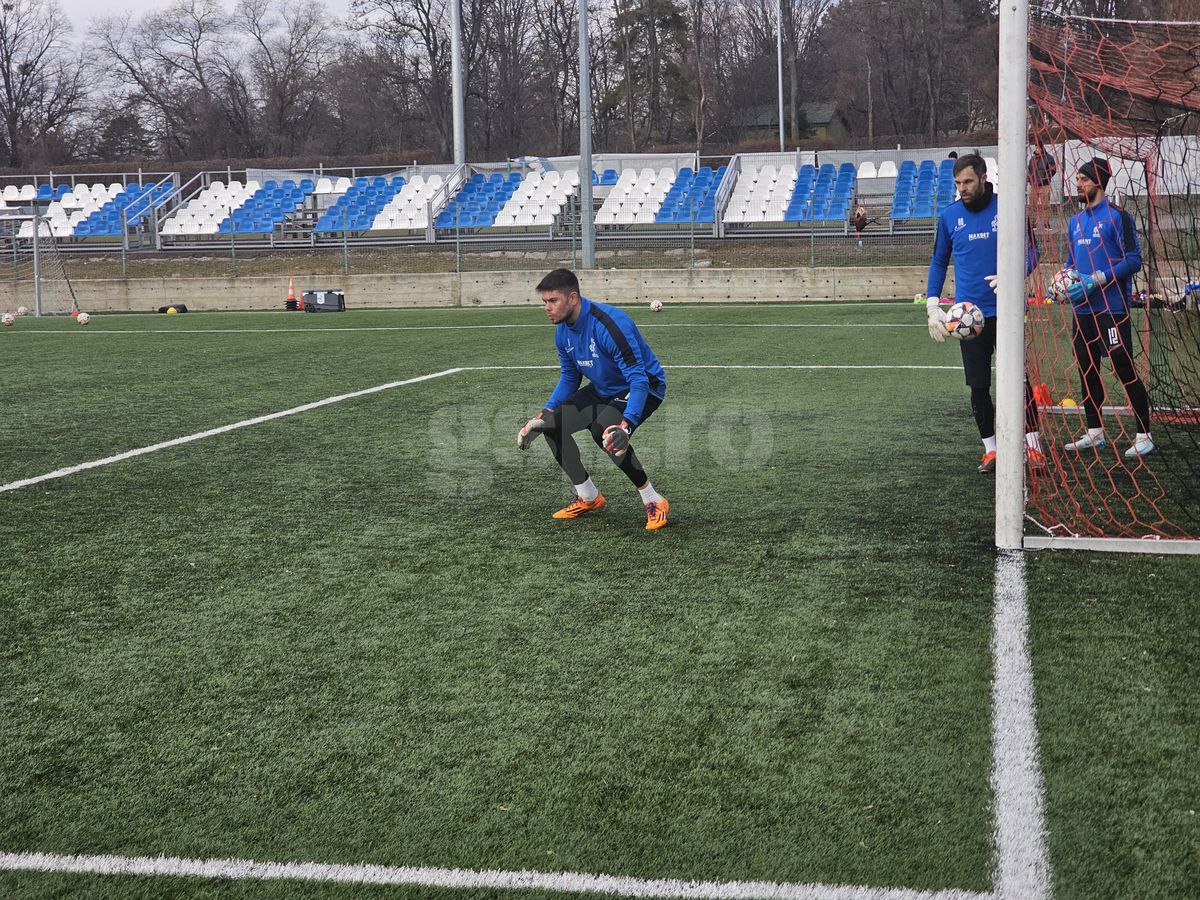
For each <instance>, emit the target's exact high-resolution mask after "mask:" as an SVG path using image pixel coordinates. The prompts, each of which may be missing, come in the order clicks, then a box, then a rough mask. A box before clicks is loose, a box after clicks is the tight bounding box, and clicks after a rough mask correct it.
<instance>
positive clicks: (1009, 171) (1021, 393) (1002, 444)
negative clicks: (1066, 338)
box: [996, 0, 1029, 550]
mask: <svg viewBox="0 0 1200 900" xmlns="http://www.w3.org/2000/svg"><path fill="white" fill-rule="evenodd" d="M1028 41H1029V4H1028V0H1004V2H1003V3H1001V4H1000V67H999V76H1000V78H999V80H1000V109H999V113H1000V115H999V123H998V124H999V131H1000V139H999V155H1000V159H999V165H1000V173H999V178H998V179H997V180H998V183H997V185H996V189H997V190H996V193H997V194H998V195H999V197H1000V211H999V219H998V223H997V230H998V232H999V234H998V235H997V252H996V268H997V274H998V275H999V276H1000V281H999V284H1000V292H999V295H998V297H997V319H996V546H997V547H999V548H1000V549H1002V550H1019V549H1021V547H1022V543H1023V541H1022V535H1023V532H1024V517H1025V438H1024V435H1025V244H1026V224H1025V223H1026V215H1027V214H1026V209H1025V169H1026V149H1025V145H1026V134H1025V132H1026V112H1025V107H1026V102H1027V101H1026V97H1027V96H1028V90H1029V73H1028V68H1027V55H1028Z"/></svg>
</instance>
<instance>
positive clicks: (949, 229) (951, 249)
mask: <svg viewBox="0 0 1200 900" xmlns="http://www.w3.org/2000/svg"><path fill="white" fill-rule="evenodd" d="M999 211H1000V206H999V203H998V201H997V200H996V193H995V191H992V192H991V196H990V197H989V198H988V203H987V205H986V206H984V208H983V209H981V210H979V211H978V212H971V210H969V209H967V208H966V206H964V205H963V202H962V201H961V200H955V201H954V202H953V203H951V204H950V205H949V206H947V207H946V208H945V209H943V210H942V212H941V214H940V215H939V216H938V224H937V236H936V237H935V238H934V242H933V258H932V259H931V260H930V261H929V280H928V282H926V285H925V295H926V296H927V297H940V296H941V295H942V288H943V287H944V286H945V284H946V270H947V269H948V268H949V266H950V257H951V255H953V256H954V299H955V300H958V301H962V300H969V301H971V302H972V303H974V304H975V305H976V306H978V307H979V308H980V309H981V310H983V314H984V315H985V316H987V317H988V318H989V319H990V318H991V317H992V316H994V315H996V292H995V291H993V290H992V289H991V288H990V287H989V286H988V283H987V282H986V281H984V278H986V277H987V276H988V275H995V274H996V217H997V214H998V213H999ZM1037 255H1038V254H1037V247H1036V246H1034V244H1033V242H1032V241H1031V240H1027V241H1026V247H1025V274H1026V275H1028V274H1029V273H1030V272H1032V271H1033V269H1034V267H1035V266H1036V265H1037Z"/></svg>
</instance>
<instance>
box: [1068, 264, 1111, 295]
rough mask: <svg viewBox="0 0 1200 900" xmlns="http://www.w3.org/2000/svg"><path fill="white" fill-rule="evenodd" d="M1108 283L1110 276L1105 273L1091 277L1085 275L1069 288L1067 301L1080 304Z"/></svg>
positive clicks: (1097, 273)
mask: <svg viewBox="0 0 1200 900" xmlns="http://www.w3.org/2000/svg"><path fill="white" fill-rule="evenodd" d="M1107 282H1108V276H1107V275H1105V274H1104V272H1103V271H1097V272H1093V273H1092V274H1091V275H1085V276H1084V277H1083V278H1082V280H1080V281H1077V282H1075V283H1074V284H1073V285H1071V286H1070V287H1069V288H1067V299H1068V300H1070V301H1071V302H1072V303H1079V302H1080V301H1081V300H1083V298H1084V297H1086V296H1088V295H1089V294H1091V293H1092V292H1093V291H1098V290H1100V288H1102V287H1104V285H1105V284H1106V283H1107Z"/></svg>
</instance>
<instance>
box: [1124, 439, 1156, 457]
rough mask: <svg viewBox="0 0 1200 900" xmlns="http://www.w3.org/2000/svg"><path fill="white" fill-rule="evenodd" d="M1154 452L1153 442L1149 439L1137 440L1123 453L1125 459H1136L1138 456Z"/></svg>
mask: <svg viewBox="0 0 1200 900" xmlns="http://www.w3.org/2000/svg"><path fill="white" fill-rule="evenodd" d="M1153 452H1154V441H1152V440H1150V438H1149V437H1144V438H1139V439H1138V440H1137V441H1135V442H1134V444H1133V446H1132V447H1130V448H1129V449H1128V450H1126V451H1125V458H1126V459H1137V458H1138V457H1139V456H1146V455H1147V454H1149V453H1153Z"/></svg>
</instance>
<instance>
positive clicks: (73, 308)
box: [0, 214, 79, 316]
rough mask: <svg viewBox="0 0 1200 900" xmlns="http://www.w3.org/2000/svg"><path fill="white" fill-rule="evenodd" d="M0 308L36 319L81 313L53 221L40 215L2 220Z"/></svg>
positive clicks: (0, 223)
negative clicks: (26, 314) (37, 317)
mask: <svg viewBox="0 0 1200 900" xmlns="http://www.w3.org/2000/svg"><path fill="white" fill-rule="evenodd" d="M0 292H2V293H0V296H2V297H3V300H2V301H0V305H2V306H4V307H6V308H11V310H12V311H17V310H19V309H21V308H22V307H23V308H25V309H26V310H28V311H29V312H30V313H32V314H33V315H35V316H64V315H70V314H71V313H74V312H78V311H79V301H78V299H77V298H76V295H75V288H74V286H73V285H72V284H71V279H70V277H69V276H68V274H67V267H66V264H65V262H64V260H63V256H62V252H61V250H60V249H59V246H58V241H57V239H56V237H55V234H54V226H53V223H52V222H51V220H50V219H48V218H46V217H45V216H39V215H12V214H7V215H3V216H0Z"/></svg>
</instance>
